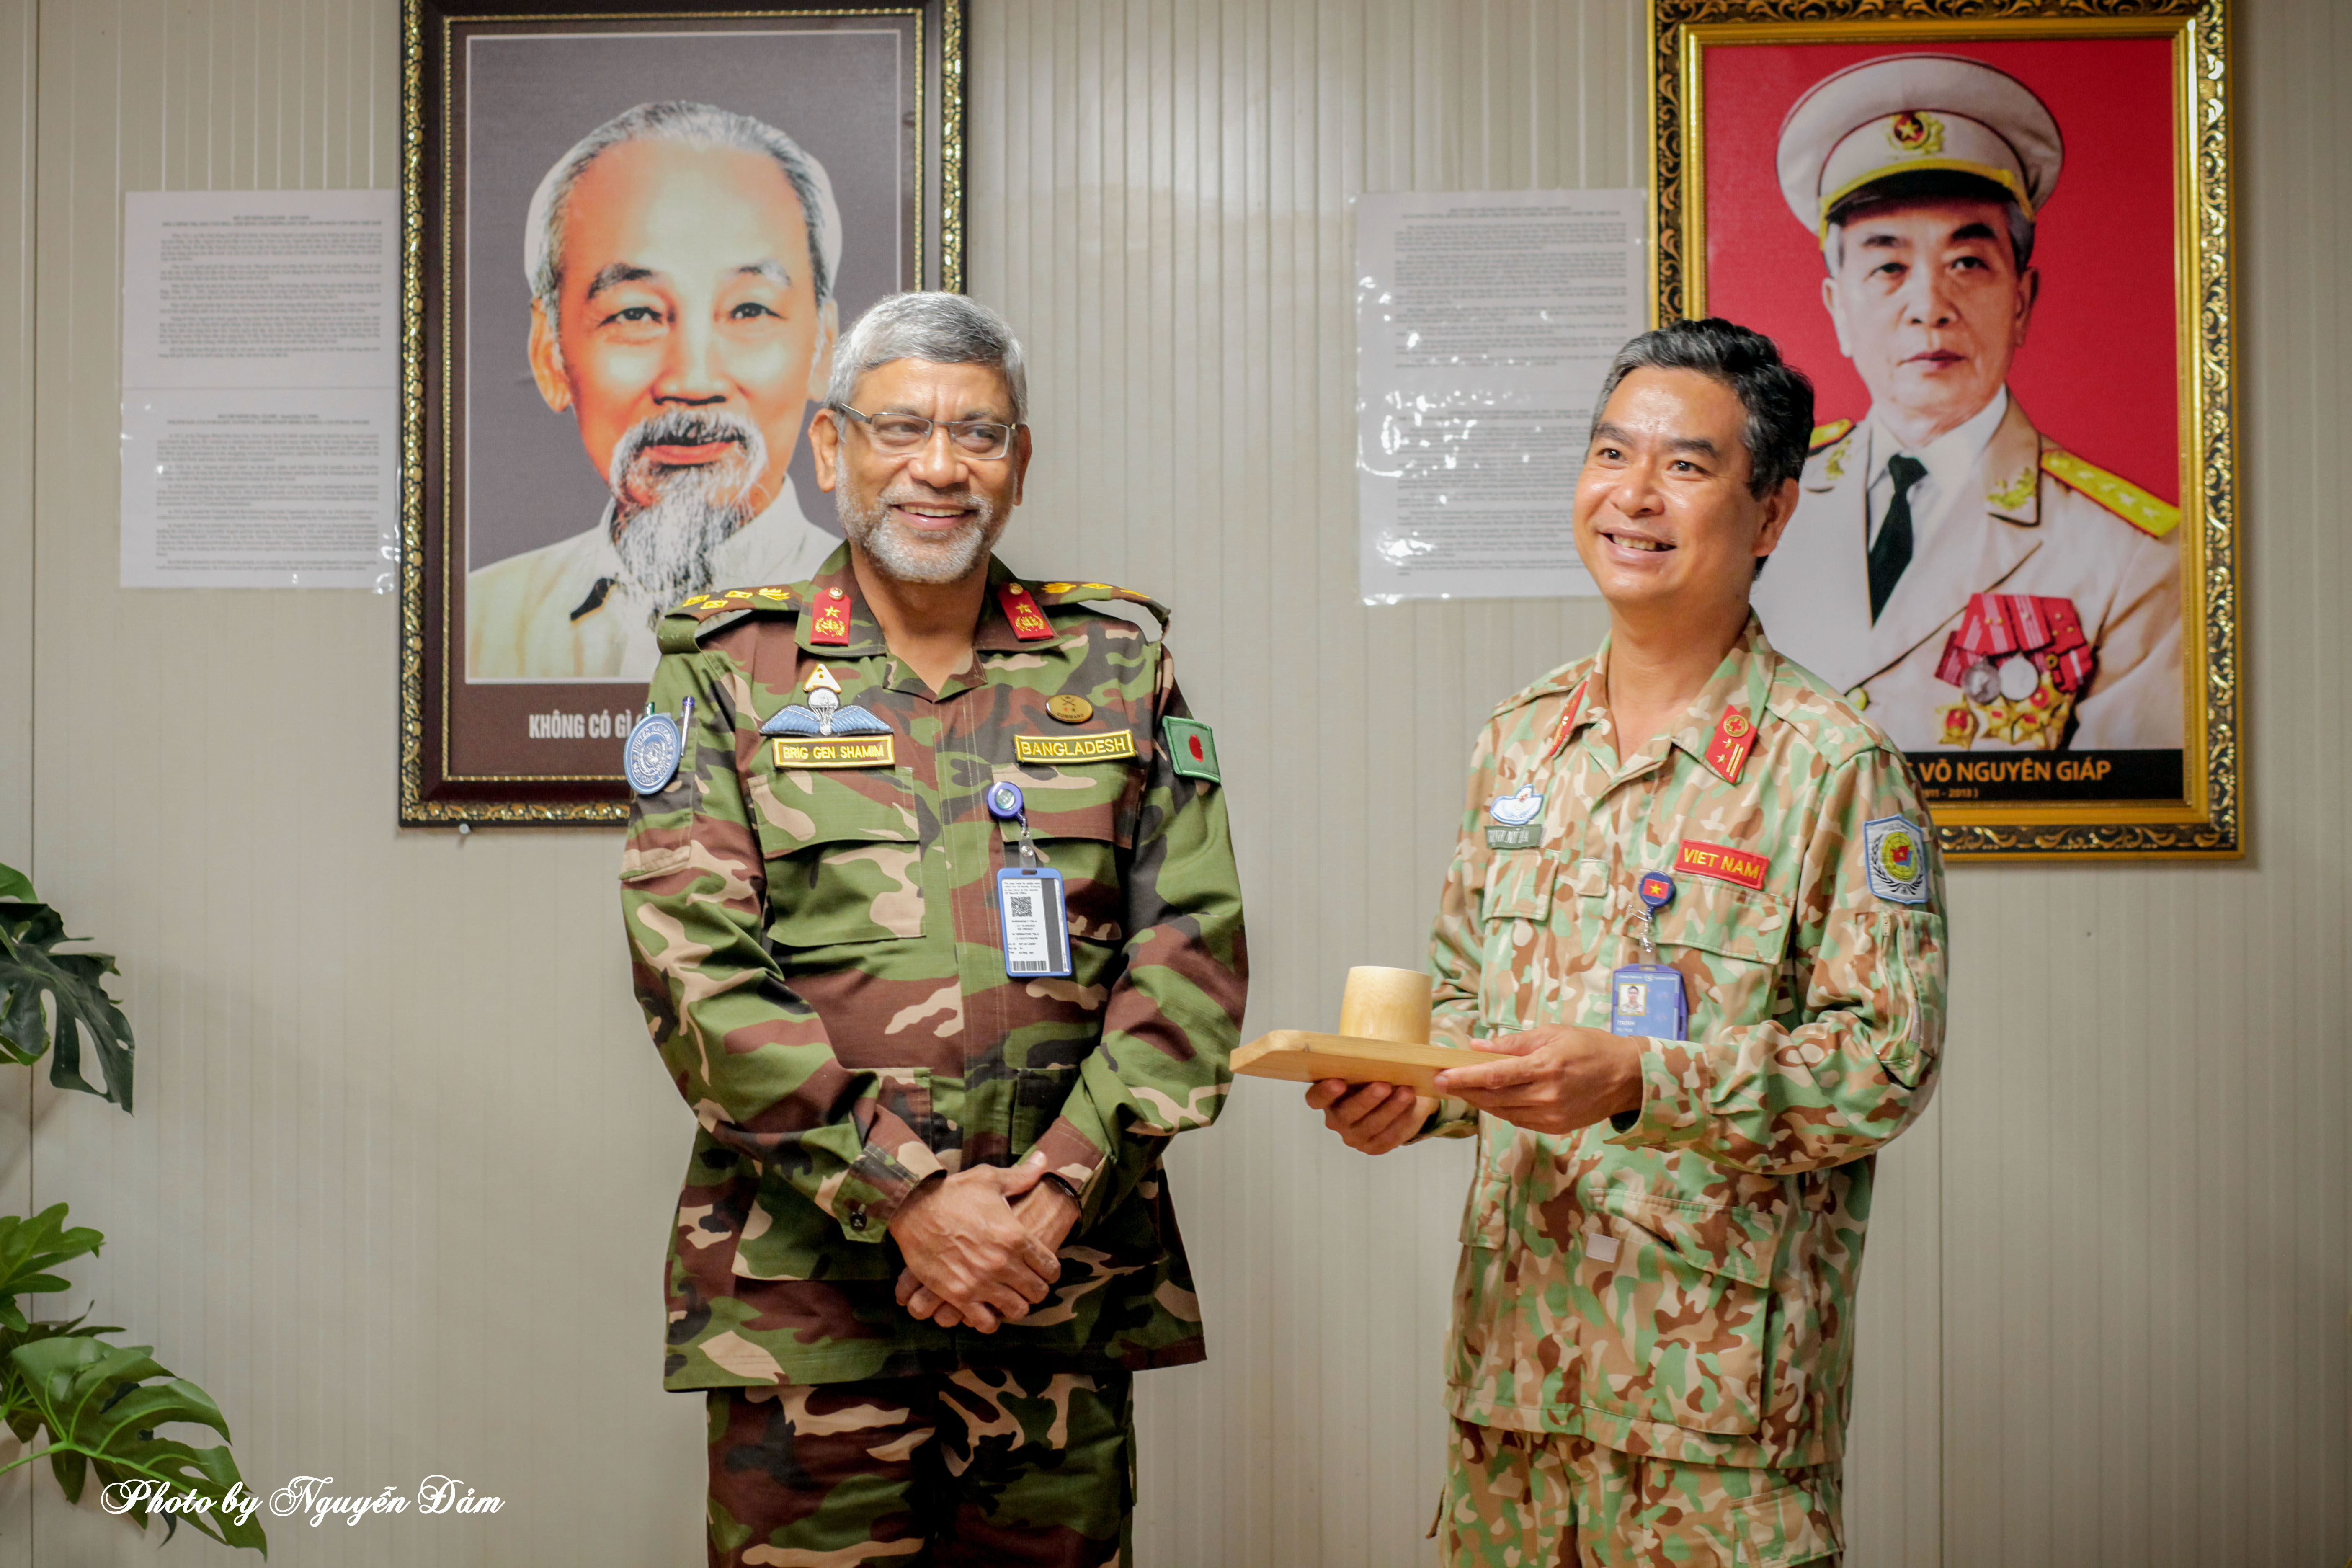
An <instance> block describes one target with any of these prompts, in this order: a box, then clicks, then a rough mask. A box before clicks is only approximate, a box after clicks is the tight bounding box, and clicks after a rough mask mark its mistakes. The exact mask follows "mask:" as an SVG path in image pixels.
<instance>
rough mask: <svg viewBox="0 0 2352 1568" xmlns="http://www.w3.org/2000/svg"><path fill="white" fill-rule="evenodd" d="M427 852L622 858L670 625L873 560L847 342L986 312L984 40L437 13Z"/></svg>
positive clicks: (411, 27) (422, 14) (895, 16)
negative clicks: (943, 313) (851, 453)
mask: <svg viewBox="0 0 2352 1568" xmlns="http://www.w3.org/2000/svg"><path fill="white" fill-rule="evenodd" d="M402 26H403V30H404V36H403V44H404V50H403V58H404V72H405V76H404V93H403V109H404V117H403V118H404V125H403V138H402V153H403V172H402V195H403V217H404V241H405V271H404V290H403V296H404V298H403V309H404V321H403V334H404V335H403V355H404V361H403V380H402V404H403V411H404V437H405V445H406V453H405V457H406V463H405V470H406V471H405V486H404V496H403V502H402V530H403V560H402V603H401V610H402V615H401V637H402V646H401V725H402V733H401V818H402V820H403V821H404V822H406V823H410V824H430V823H464V822H476V823H481V822H535V823H586V822H617V821H620V820H621V819H622V818H623V817H624V816H625V815H626V803H627V800H628V788H627V784H626V783H625V777H624V774H623V771H622V752H623V747H624V744H625V741H626V739H627V736H628V732H629V729H630V726H631V724H632V723H633V721H635V718H636V717H637V716H638V715H639V714H640V713H641V712H642V710H643V709H644V706H645V702H646V683H647V681H648V679H650V678H651V676H652V674H653V668H654V665H655V663H656V659H657V658H658V657H659V650H658V647H657V646H656V642H655V638H654V631H653V623H654V621H655V620H656V619H657V618H658V616H660V614H661V613H662V612H663V611H664V610H666V609H667V608H668V607H669V606H670V605H675V604H676V603H677V602H678V601H679V600H681V599H684V598H688V597H690V596H691V595H696V594H699V593H703V592H706V591H709V590H717V589H731V588H738V587H743V588H754V587H759V586H762V585H768V584H780V583H793V582H798V581H802V580H803V579H805V578H807V577H809V576H811V575H813V574H814V572H815V571H816V569H817V567H818V566H819V565H821V564H822V563H823V562H824V558H825V557H826V556H827V555H828V554H830V553H831V552H832V551H833V549H834V547H835V545H836V544H837V543H838V542H839V525H838V524H837V523H836V522H835V519H834V509H833V506H832V498H831V497H829V496H827V495H825V494H824V493H823V492H821V491H820V490H818V489H817V488H816V485H815V482H814V475H813V473H812V469H811V462H810V458H809V455H808V451H807V442H806V439H805V437H806V431H807V426H808V421H809V419H810V417H811V416H812V415H813V414H814V412H815V411H816V410H817V409H818V408H819V407H821V406H822V405H823V403H824V387H825V380H826V377H827V375H828V374H830V370H831V366H832V354H833V348H834V344H835V340H836V339H837V337H838V336H839V333H840V331H841V330H842V328H843V327H844V326H845V325H846V324H848V323H849V322H851V321H855V320H856V318H857V315H858V313H859V312H861V311H862V310H865V309H866V306H867V305H869V304H871V303H872V302H873V301H874V300H877V299H878V298H879V297H881V296H882V295H884V294H887V293H890V292H892V291H894V290H898V289H916V288H930V289H961V287H962V286H963V278H962V273H963V265H962V258H963V203H962V188H963V133H962V124H963V110H962V106H963V9H962V5H961V0H915V3H909V4H902V5H889V4H882V5H815V4H812V5H793V4H781V5H780V4H770V5H725V6H719V5H698V4H694V3H693V0H686V3H684V4H678V3H661V4H656V3H652V0H635V4H614V3H610V0H565V3H563V4H541V5H530V4H520V3H517V0H406V3H405V5H404V9H403V11H402Z"/></svg>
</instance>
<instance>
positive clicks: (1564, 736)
mask: <svg viewBox="0 0 2352 1568" xmlns="http://www.w3.org/2000/svg"><path fill="white" fill-rule="evenodd" d="M1583 701H1584V687H1583V686H1582V685H1581V684H1579V685H1578V687H1577V689H1575V690H1573V691H1571V692H1570V693H1569V694H1568V706H1567V707H1565V708H1563V709H1561V710H1559V723H1557V724H1555V725H1553V726H1552V728H1551V740H1550V741H1549V742H1547V743H1546V744H1545V746H1544V749H1543V755H1542V756H1540V757H1538V758H1537V759H1536V761H1537V762H1538V763H1548V762H1549V761H1551V760H1552V759H1553V758H1554V757H1556V756H1558V755H1559V749H1560V748H1561V747H1562V746H1565V745H1567V744H1568V737H1569V735H1570V732H1571V731H1574V729H1575V728H1576V710H1577V709H1578V708H1579V707H1580V705H1582V703H1583Z"/></svg>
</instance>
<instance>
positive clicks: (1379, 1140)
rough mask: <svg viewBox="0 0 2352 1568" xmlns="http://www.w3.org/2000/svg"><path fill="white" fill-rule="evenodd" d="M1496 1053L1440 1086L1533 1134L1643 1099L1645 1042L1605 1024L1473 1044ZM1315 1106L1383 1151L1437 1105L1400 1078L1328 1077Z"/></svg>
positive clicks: (1358, 1144) (1329, 1123) (1311, 1094)
mask: <svg viewBox="0 0 2352 1568" xmlns="http://www.w3.org/2000/svg"><path fill="white" fill-rule="evenodd" d="M1472 1046H1473V1048H1475V1049H1476V1050H1478V1051H1480V1052H1483V1053H1484V1054H1486V1055H1487V1056H1489V1057H1492V1058H1496V1059H1495V1060H1492V1061H1483V1062H1479V1063H1476V1064H1475V1065H1474V1066H1471V1067H1459V1068H1446V1069H1445V1070H1444V1072H1441V1073H1439V1074H1438V1075H1437V1089H1438V1092H1439V1093H1441V1094H1444V1095H1449V1096H1451V1097H1453V1098H1454V1099H1457V1100H1467V1101H1468V1102H1469V1103H1470V1104H1472V1105H1473V1106H1475V1107H1476V1108H1477V1109H1478V1110H1484V1111H1487V1112H1490V1113H1491V1114H1493V1115H1496V1116H1499V1117H1501V1118H1502V1119H1503V1120H1504V1121H1508V1122H1510V1123H1511V1124H1512V1125H1513V1126H1516V1127H1524V1128H1526V1129H1527V1130H1528V1131H1530V1132H1555V1133H1557V1132H1573V1131H1576V1130H1577V1129H1578V1128H1580V1127H1589V1126H1591V1124H1592V1123H1593V1122H1596V1121H1603V1120H1605V1119H1607V1118H1609V1117H1611V1116H1614V1115H1616V1114H1617V1113H1618V1112H1620V1111H1623V1110H1639V1109H1640V1108H1641V1104H1642V1051H1641V1045H1640V1042H1639V1041H1637V1040H1634V1039H1631V1038H1626V1037H1620V1036H1617V1035H1612V1034H1609V1033H1607V1032H1606V1031H1604V1030H1601V1029H1584V1028H1577V1027H1572V1026H1566V1025H1548V1026H1545V1027H1543V1028H1539V1029H1529V1030H1528V1031H1527V1032H1526V1033H1525V1034H1518V1035H1504V1036H1501V1037H1498V1038H1496V1039H1492V1040H1476V1041H1473V1042H1472ZM1307 1106H1308V1108H1309V1109H1311V1110H1319V1111H1321V1112H1323V1125H1325V1126H1326V1127H1328V1128H1329V1129H1330V1130H1331V1131H1334V1132H1337V1133H1338V1134H1339V1136H1340V1138H1341V1139H1342V1140H1343V1141H1345V1142H1346V1143H1347V1145H1348V1147H1349V1148H1350V1149H1354V1150H1356V1151H1358V1152H1361V1153H1365V1154H1385V1153H1387V1152H1389V1151H1390V1150H1391V1149H1394V1148H1396V1147H1398V1146H1399V1145H1400V1144H1402V1143H1403V1142H1406V1141H1407V1140H1408V1139H1410V1138H1412V1135H1413V1134H1414V1133H1416V1132H1418V1131H1421V1127H1422V1124H1423V1122H1425V1121H1428V1120H1429V1113H1430V1111H1431V1110H1433V1109H1435V1103H1434V1102H1433V1101H1432V1100H1429V1099H1427V1098H1426V1097H1424V1096H1421V1095H1416V1094H1414V1093H1413V1091H1412V1089H1408V1088H1406V1087H1405V1086H1403V1085H1402V1084H1392V1083H1365V1084H1356V1085H1353V1086H1350V1085H1349V1084H1348V1083H1347V1082H1345V1081H1344V1080H1342V1079H1336V1078H1334V1079H1323V1080H1322V1081H1320V1082H1318V1083H1313V1084H1309V1085H1308V1086H1307Z"/></svg>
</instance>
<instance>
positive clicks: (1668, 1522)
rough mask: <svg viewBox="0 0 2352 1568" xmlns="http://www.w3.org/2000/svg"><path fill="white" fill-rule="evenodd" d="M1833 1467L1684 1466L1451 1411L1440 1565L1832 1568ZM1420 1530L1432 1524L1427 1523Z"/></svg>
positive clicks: (1837, 1535) (1835, 1538)
mask: <svg viewBox="0 0 2352 1568" xmlns="http://www.w3.org/2000/svg"><path fill="white" fill-rule="evenodd" d="M1838 1472H1839V1467H1838V1466H1836V1465H1834V1464H1830V1465H1815V1466H1812V1467H1811V1468H1805V1469H1796V1470H1752V1469H1738V1468H1732V1467H1729V1466H1722V1465H1685V1464H1678V1463H1676V1462H1675V1461H1674V1460H1672V1459H1658V1458H1647V1457H1645V1456H1643V1455H1640V1454H1627V1453H1622V1452H1620V1451H1619V1450H1617V1449H1615V1448H1604V1447H1601V1445H1599V1444H1597V1443H1595V1442H1593V1441H1591V1439H1590V1438H1586V1437H1571V1436H1564V1435H1561V1434H1559V1433H1549V1432H1512V1431H1507V1430H1505V1429H1503V1428H1502V1427H1499V1426H1478V1425H1476V1424H1475V1423H1473V1422H1469V1421H1463V1420H1459V1419H1457V1420H1456V1421H1455V1422H1454V1442H1453V1445H1452V1448H1451V1451H1450V1452H1449V1453H1448V1455H1447V1457H1446V1464H1445V1500H1444V1504H1443V1505H1442V1506H1441V1508H1440V1510H1439V1518H1438V1526H1439V1528H1440V1529H1442V1530H1443V1531H1444V1562H1445V1563H1446V1568H1667V1565H1668V1564H1672V1568H1790V1565H1793V1564H1796V1563H1813V1564H1815V1565H1816V1568H1834V1565H1835V1563H1836V1562H1837V1553H1838V1550H1839V1542H1840V1539H1841V1531H1842V1526H1841V1524H1840V1521H1839V1517H1838V1516H1839V1505H1840V1502H1841V1496H1840V1490H1841V1488H1840V1478H1839V1473H1838ZM1431 1533H1433V1534H1434V1533H1437V1531H1432V1532H1431Z"/></svg>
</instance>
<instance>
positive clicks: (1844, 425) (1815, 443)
mask: <svg viewBox="0 0 2352 1568" xmlns="http://www.w3.org/2000/svg"><path fill="white" fill-rule="evenodd" d="M1851 429H1853V420H1851V419H1832V420H1831V421H1830V422H1829V423H1828V424H1826V425H1816V426H1813V438H1812V439H1811V441H1810V442H1808V443H1806V446H1805V450H1806V451H1808V452H1818V451H1820V450H1821V449H1822V447H1826V446H1828V445H1829V444H1830V443H1831V442H1832V441H1835V440H1838V439H1840V438H1841V437H1843V436H1844V435H1845V433H1846V432H1847V431H1849V430H1851Z"/></svg>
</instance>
